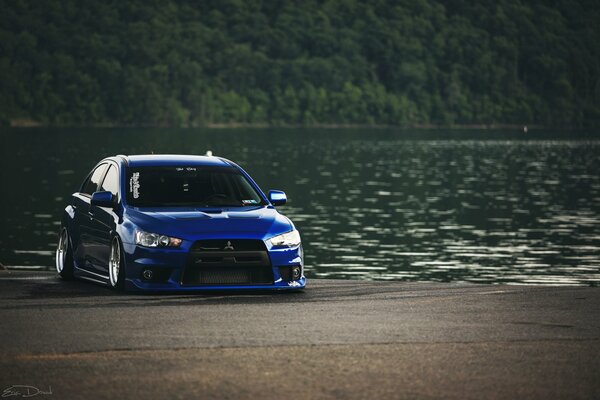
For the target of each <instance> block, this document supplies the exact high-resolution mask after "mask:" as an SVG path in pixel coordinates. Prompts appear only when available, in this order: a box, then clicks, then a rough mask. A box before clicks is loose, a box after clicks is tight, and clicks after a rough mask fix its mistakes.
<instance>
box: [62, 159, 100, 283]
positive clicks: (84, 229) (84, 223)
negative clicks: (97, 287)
mask: <svg viewBox="0 0 600 400" xmlns="http://www.w3.org/2000/svg"><path fill="white" fill-rule="evenodd" d="M107 167H108V164H107V163H103V164H100V165H98V166H97V167H96V168H94V170H93V171H92V172H91V173H90V174H89V175H88V177H87V179H86V180H85V181H84V183H83V185H82V187H81V191H80V192H78V193H75V194H73V201H72V206H73V208H74V209H75V218H74V224H73V231H72V232H71V235H72V238H73V243H74V249H73V250H74V254H73V255H74V257H75V262H76V265H77V267H78V268H80V269H84V270H87V271H94V266H93V263H92V262H91V258H90V253H91V252H93V249H92V246H93V241H92V234H91V232H92V231H93V227H92V222H93V221H92V219H93V218H92V216H91V214H90V211H91V204H90V202H91V199H92V193H94V192H96V191H97V190H98V187H99V186H100V182H102V179H103V178H104V174H105V173H106V168H107Z"/></svg>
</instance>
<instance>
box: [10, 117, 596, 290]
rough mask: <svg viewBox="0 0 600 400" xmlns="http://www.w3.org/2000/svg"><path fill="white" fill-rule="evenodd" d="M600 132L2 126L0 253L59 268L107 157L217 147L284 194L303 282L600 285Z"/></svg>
mask: <svg viewBox="0 0 600 400" xmlns="http://www.w3.org/2000/svg"><path fill="white" fill-rule="evenodd" d="M594 134H596V132H576V133H573V132H548V131H531V130H530V132H529V133H527V134H524V133H522V132H518V131H486V130H481V131H477V130H471V131H441V130H437V131H426V130H416V131H415V130H314V129H312V130H311V129H306V130H303V129H244V130H198V129H189V130H186V129H175V130H174V129H3V130H1V131H0V137H1V139H2V150H1V151H0V156H1V160H0V167H1V168H0V181H1V182H2V198H1V200H0V201H1V207H0V221H1V222H2V224H1V226H0V262H1V263H3V264H4V265H6V266H19V267H21V268H25V267H28V268H38V267H41V268H51V267H53V262H54V261H53V254H54V248H55V245H56V235H57V231H58V228H59V219H60V215H61V210H62V209H63V208H64V207H65V205H66V202H67V201H68V199H69V196H70V194H71V193H72V192H73V191H75V190H76V189H77V188H78V187H79V185H80V183H81V181H82V180H83V178H84V177H85V175H86V174H87V173H88V172H89V170H90V169H91V168H92V167H93V166H94V164H96V162H97V161H99V160H100V159H101V158H103V157H105V156H109V155H114V154H136V153H150V152H154V153H184V154H204V153H205V152H206V151H207V150H212V151H213V153H214V154H215V155H219V156H223V157H226V158H230V159H232V160H233V161H236V162H238V163H239V164H240V165H241V166H242V167H244V168H245V169H246V170H247V171H248V172H249V173H250V175H252V176H253V177H254V178H255V180H256V181H257V183H258V184H259V185H260V186H261V187H262V188H263V190H265V191H266V190H269V189H281V190H284V191H286V193H287V194H288V199H289V203H288V205H286V206H283V207H281V211H282V212H283V213H285V214H286V215H287V216H289V217H290V218H291V219H292V220H293V221H294V222H295V224H296V226H297V227H298V229H299V230H300V232H301V234H302V238H303V242H304V246H305V254H306V264H307V268H306V271H307V275H308V277H318V278H352V279H373V280H421V281H469V282H484V283H507V282H508V283H523V284H557V285H558V284H571V285H597V284H598V283H599V282H600V177H599V171H600V141H598V140H596V139H595V138H594ZM596 137H597V136H596Z"/></svg>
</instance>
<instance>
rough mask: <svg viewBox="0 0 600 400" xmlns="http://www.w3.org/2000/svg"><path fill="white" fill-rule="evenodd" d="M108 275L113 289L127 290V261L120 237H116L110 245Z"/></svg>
mask: <svg viewBox="0 0 600 400" xmlns="http://www.w3.org/2000/svg"><path fill="white" fill-rule="evenodd" d="M108 277H109V285H110V287H111V289H113V290H117V291H120V292H122V291H124V290H125V263H124V261H123V251H122V250H121V242H120V241H119V238H117V237H114V238H113V240H112V243H111V245H110V256H109V258H108Z"/></svg>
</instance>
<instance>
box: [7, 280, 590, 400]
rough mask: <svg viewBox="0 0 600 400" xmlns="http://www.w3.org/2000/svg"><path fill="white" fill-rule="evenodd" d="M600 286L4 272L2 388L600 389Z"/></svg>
mask: <svg viewBox="0 0 600 400" xmlns="http://www.w3.org/2000/svg"><path fill="white" fill-rule="evenodd" d="M599 317H600V289H599V288H593V287H548V286H506V285H476V284H453V283H407V282H366V281H352V280H343V281H342V280H317V279H313V280H310V282H309V285H308V287H307V289H306V290H305V291H303V292H298V293H237V294H226V293H218V294H210V295H206V294H163V295H140V294H118V293H114V292H112V291H110V290H109V289H107V288H104V287H102V286H98V285H95V284H91V283H87V282H82V281H73V282H63V281H61V280H60V279H58V278H57V277H56V276H55V274H53V273H48V272H28V271H11V270H9V271H0V393H2V396H3V397H8V398H21V397H23V396H24V395H25V396H31V395H32V394H35V393H37V395H35V398H36V399H41V398H47V399H70V398H85V399H96V398H98V399H121V398H123V399H125V398H127V399H137V398H144V399H221V398H224V399H346V398H347V399H365V398H370V399H387V398H390V399H430V398H431V399H434V398H449V399H488V398H489V399H514V398H523V399H563V398H564V399H577V398H580V399H594V398H600V318H599Z"/></svg>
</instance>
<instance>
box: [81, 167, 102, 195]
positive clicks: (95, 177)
mask: <svg viewBox="0 0 600 400" xmlns="http://www.w3.org/2000/svg"><path fill="white" fill-rule="evenodd" d="M104 171H106V164H102V165H99V166H98V167H97V168H96V169H95V170H94V172H92V174H91V175H90V177H89V178H88V179H87V180H86V181H85V183H84V184H83V186H82V190H81V193H85V194H89V195H90V196H91V195H92V193H94V192H95V191H96V190H98V184H99V183H100V179H102V175H104Z"/></svg>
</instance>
